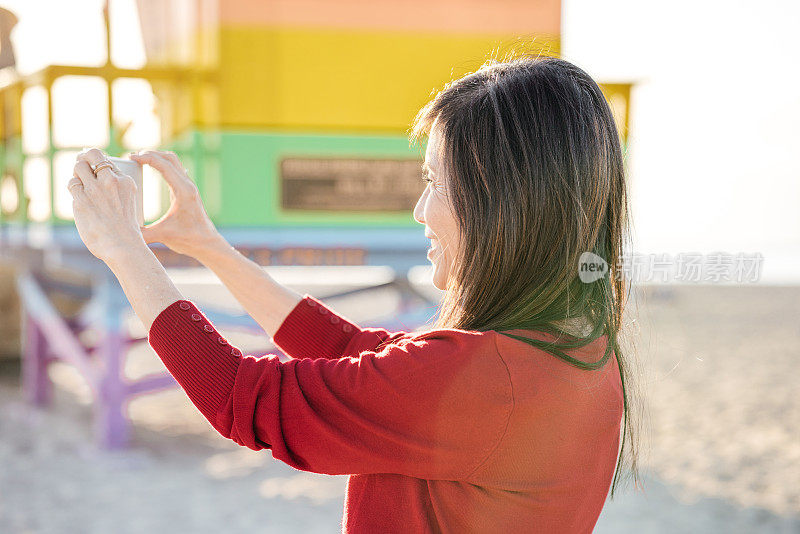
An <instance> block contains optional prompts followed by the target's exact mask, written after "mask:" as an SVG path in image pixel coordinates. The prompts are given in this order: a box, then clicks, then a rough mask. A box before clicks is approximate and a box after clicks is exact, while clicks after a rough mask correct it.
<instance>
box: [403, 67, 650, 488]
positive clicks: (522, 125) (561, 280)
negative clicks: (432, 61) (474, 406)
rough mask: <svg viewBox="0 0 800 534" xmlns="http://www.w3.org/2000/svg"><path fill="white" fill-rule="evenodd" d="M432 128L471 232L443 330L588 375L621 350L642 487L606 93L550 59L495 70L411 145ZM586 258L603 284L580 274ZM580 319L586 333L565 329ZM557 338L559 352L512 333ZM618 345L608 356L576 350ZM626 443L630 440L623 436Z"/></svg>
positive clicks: (619, 159) (465, 83)
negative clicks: (499, 339) (477, 335)
mask: <svg viewBox="0 0 800 534" xmlns="http://www.w3.org/2000/svg"><path fill="white" fill-rule="evenodd" d="M432 127H435V128H436V131H437V133H438V136H437V137H438V139H440V143H439V147H438V156H439V158H438V160H439V174H440V175H443V176H444V177H445V184H444V186H445V190H446V194H447V197H448V199H449V201H450V204H451V206H452V209H453V211H454V214H455V216H456V219H457V221H458V224H459V227H460V230H461V235H460V237H461V241H460V247H459V248H458V251H457V253H456V254H457V256H458V257H457V258H455V261H453V263H452V265H451V273H450V275H449V276H448V282H447V288H446V292H445V295H444V298H443V300H442V303H441V306H440V308H439V314H438V318H437V320H436V323H435V325H434V327H436V328H458V329H464V330H477V331H487V330H496V331H498V332H500V333H504V334H505V335H508V336H510V337H513V338H515V339H519V340H521V341H524V342H526V343H529V344H530V345H533V346H534V347H537V348H540V349H543V350H545V351H547V352H549V353H550V354H552V355H554V356H555V357H558V358H561V359H563V360H565V361H567V362H569V363H570V364H572V365H575V366H577V367H579V368H581V369H586V370H587V372H588V371H591V370H593V369H598V368H600V367H602V366H603V365H604V364H605V363H606V361H607V360H608V359H609V357H610V356H611V354H612V351H613V353H614V354H615V355H616V358H617V363H618V366H619V370H620V379H621V382H622V391H623V426H622V446H621V447H620V453H619V457H618V461H617V467H616V470H615V472H614V480H613V483H612V485H611V497H612V498H613V496H614V491H615V489H616V488H617V486H618V484H619V482H620V474H621V472H622V464H623V458H626V459H627V464H628V467H629V469H628V471H627V473H626V474H627V476H631V475H632V476H633V479H634V481H635V482H637V483H638V481H639V473H638V467H637V453H638V445H635V442H636V440H637V438H638V432H634V425H633V424H632V421H631V418H630V412H631V410H630V399H629V397H630V390H631V388H630V387H629V386H630V378H631V376H632V373H631V371H630V370H629V368H628V365H627V361H626V359H625V357H624V355H623V350H622V349H621V347H620V343H619V339H618V337H619V333H620V329H621V327H622V312H623V308H624V306H625V302H626V299H627V295H626V292H627V289H628V284H627V283H626V280H625V276H623V273H622V263H621V262H622V257H623V248H624V247H627V243H628V241H629V232H628V196H627V192H626V179H625V169H624V161H623V154H622V150H621V144H620V138H619V133H618V130H617V126H616V123H615V121H614V117H613V115H612V112H611V109H610V107H609V105H608V102H607V101H606V99H605V97H604V95H603V93H602V91H601V90H600V87H599V86H598V85H597V83H596V82H595V81H594V80H593V79H592V78H591V76H589V75H588V74H587V73H586V72H584V71H583V70H582V69H580V68H579V67H577V66H575V65H574V64H572V63H570V62H568V61H566V60H563V59H560V58H557V57H549V56H537V57H530V56H520V57H517V58H515V59H511V60H506V61H502V62H499V61H496V60H490V61H489V62H487V63H486V64H484V65H483V66H482V67H481V68H480V69H478V70H477V71H476V72H474V73H471V74H468V75H466V76H464V77H463V78H460V79H458V80H455V81H452V82H450V83H449V84H447V85H446V86H445V88H444V89H442V90H441V91H440V92H439V93H438V94H437V95H436V96H435V97H434V98H433V99H432V100H431V101H430V102H429V103H428V104H427V105H426V106H425V107H423V108H422V109H421V110H420V112H419V113H418V115H417V117H416V118H415V120H414V124H413V127H412V129H411V139H412V142H421V141H422V140H423V138H425V137H428V136H429V135H430V134H431V128H432ZM584 252H591V253H593V254H596V255H597V256H599V257H600V258H602V259H603V260H604V261H605V262H606V264H607V268H608V272H607V274H606V275H605V276H602V277H601V278H599V279H597V280H596V281H593V282H591V283H586V282H584V281H582V280H581V278H580V277H579V259H580V258H581V254H583V253H584ZM575 321H578V322H579V323H580V322H582V323H583V324H584V327H585V328H584V331H583V332H580V333H576V332H575V331H569V330H568V329H567V328H566V327H565V325H566V324H568V323H574V322H575ZM514 329H526V330H535V331H540V332H547V333H550V334H553V335H554V336H555V340H556V341H555V342H553V341H545V340H537V339H531V338H527V337H523V336H517V335H513V334H510V333H507V332H503V331H506V330H514ZM601 336H608V337H607V341H608V342H607V343H606V351H605V354H604V356H603V357H602V359H600V360H598V361H596V362H586V361H582V360H580V359H576V358H573V357H572V356H570V355H569V354H567V351H568V350H570V349H575V348H577V347H582V346H585V345H587V344H589V343H591V342H593V341H594V340H596V339H598V338H599V337H601ZM626 437H627V439H626Z"/></svg>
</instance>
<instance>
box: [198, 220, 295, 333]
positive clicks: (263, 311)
mask: <svg viewBox="0 0 800 534" xmlns="http://www.w3.org/2000/svg"><path fill="white" fill-rule="evenodd" d="M193 256H194V258H195V259H196V260H198V261H199V262H200V263H202V264H203V265H205V266H206V267H208V268H209V269H211V270H212V271H214V273H215V274H216V275H217V277H218V278H219V279H220V281H222V283H223V284H225V287H227V288H228V290H229V291H230V292H231V293H232V294H233V296H234V297H236V300H238V301H239V303H240V304H241V305H242V307H244V309H245V311H247V313H248V314H249V315H250V317H252V318H253V319H254V320H255V321H256V322H257V323H258V324H259V325H260V326H261V328H263V329H264V331H265V332H266V333H267V335H269V336H270V337H273V336H274V335H275V332H277V331H278V328H279V327H280V326H281V323H283V320H284V319H285V318H286V316H288V315H289V313H290V312H291V311H292V310H293V309H294V307H295V306H296V305H297V303H298V302H300V301H301V300H302V299H303V296H302V295H301V294H299V293H297V292H295V291H292V290H291V289H289V288H287V287H286V286H283V285H281V284H279V283H278V282H276V281H275V280H274V279H273V278H272V277H271V276H269V274H267V273H266V272H265V271H264V268H263V267H261V266H260V265H258V264H257V263H255V262H254V261H252V260H250V259H249V258H247V257H245V256H244V255H243V254H242V253H240V252H239V251H238V250H236V249H235V248H234V247H233V246H232V245H231V244H230V243H228V242H227V241H226V240H225V238H224V237H222V235H219V234H218V235H217V236H216V237H215V238H214V239H211V240H209V241H208V242H207V243H206V244H205V245H204V246H203V248H202V249H200V250H198V251H197V252H196V253H195V254H193Z"/></svg>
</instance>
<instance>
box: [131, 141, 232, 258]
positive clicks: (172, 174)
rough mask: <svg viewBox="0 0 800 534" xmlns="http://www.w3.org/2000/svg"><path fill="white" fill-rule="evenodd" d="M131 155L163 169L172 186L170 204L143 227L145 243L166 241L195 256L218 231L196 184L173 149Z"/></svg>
mask: <svg viewBox="0 0 800 534" xmlns="http://www.w3.org/2000/svg"><path fill="white" fill-rule="evenodd" d="M130 158H131V159H132V160H134V161H138V162H139V163H142V164H145V163H146V164H147V165H150V166H151V167H153V168H154V169H156V170H157V171H159V172H160V173H161V175H162V176H163V177H164V179H165V180H166V182H167V185H168V186H169V197H170V206H169V210H167V213H165V214H164V216H163V217H161V218H160V219H159V220H157V221H156V222H154V223H152V224H150V225H148V226H143V227H142V237H144V240H145V242H146V243H163V244H164V245H166V246H167V247H169V248H170V249H172V250H174V251H175V252H177V253H179V254H186V255H187V256H195V255H196V254H198V253H200V252H201V250H202V248H203V246H204V245H208V244H209V243H210V242H211V241H212V240H213V239H214V238H217V237H219V232H218V231H217V229H216V228H215V227H214V224H213V223H212V222H211V219H209V217H208V214H206V210H205V208H204V207H203V201H202V199H201V198H200V192H199V190H198V189H197V185H196V184H195V183H194V182H193V181H192V179H191V178H189V175H188V174H187V173H186V170H185V169H184V168H183V165H181V162H180V160H179V159H178V156H177V155H176V154H175V153H174V152H168V151H157V150H147V151H145V152H142V153H140V154H131V156H130Z"/></svg>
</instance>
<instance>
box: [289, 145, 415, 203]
mask: <svg viewBox="0 0 800 534" xmlns="http://www.w3.org/2000/svg"><path fill="white" fill-rule="evenodd" d="M421 165H422V162H421V161H420V160H418V159H344V158H285V159H283V160H282V161H281V169H280V172H281V178H280V183H281V207H282V208H283V209H285V210H303V211H309V210H313V211H383V212H385V211H410V210H412V209H413V208H414V205H415V204H416V202H417V200H418V199H419V196H420V195H421V194H422V191H423V190H424V189H425V184H424V183H423V182H422V179H421V172H422V171H421Z"/></svg>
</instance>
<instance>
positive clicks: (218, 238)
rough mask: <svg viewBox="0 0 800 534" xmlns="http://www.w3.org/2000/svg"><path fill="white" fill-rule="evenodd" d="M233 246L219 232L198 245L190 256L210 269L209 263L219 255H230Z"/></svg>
mask: <svg viewBox="0 0 800 534" xmlns="http://www.w3.org/2000/svg"><path fill="white" fill-rule="evenodd" d="M234 251H235V249H234V247H233V245H231V244H230V243H228V241H226V240H225V238H224V237H223V236H222V234H220V233H219V232H216V233H213V234H211V235H209V237H207V238H205V239H203V240H202V241H201V242H199V243H198V245H197V247H196V248H195V250H194V251H193V252H192V253H191V254H190V255H191V256H192V257H193V258H194V259H196V260H197V261H199V262H200V263H202V264H203V265H205V266H206V267H209V268H210V267H211V265H210V264H211V263H213V262H214V260H215V259H216V258H219V257H220V256H221V255H225V254H230V253H231V252H234Z"/></svg>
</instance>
